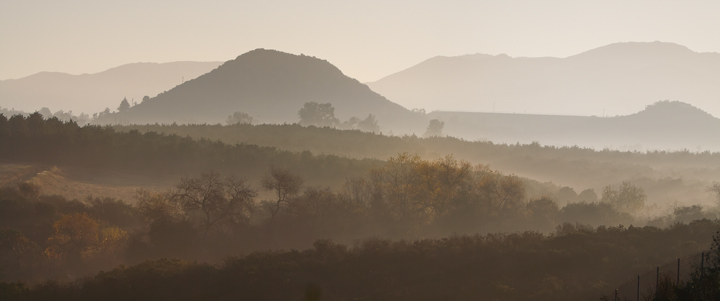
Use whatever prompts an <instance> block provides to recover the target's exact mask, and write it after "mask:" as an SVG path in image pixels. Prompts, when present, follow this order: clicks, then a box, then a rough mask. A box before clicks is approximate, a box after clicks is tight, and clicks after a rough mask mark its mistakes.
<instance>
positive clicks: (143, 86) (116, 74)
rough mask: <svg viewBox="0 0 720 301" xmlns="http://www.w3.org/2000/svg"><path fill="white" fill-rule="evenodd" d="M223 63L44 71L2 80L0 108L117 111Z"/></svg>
mask: <svg viewBox="0 0 720 301" xmlns="http://www.w3.org/2000/svg"><path fill="white" fill-rule="evenodd" d="M220 64H221V62H173V63H163V64H158V63H135V64H127V65H122V66H119V67H116V68H112V69H109V70H106V71H103V72H99V73H94V74H82V75H70V74H66V73H59V72H41V73H37V74H34V75H30V76H28V77H24V78H21V79H10V80H3V81H0V106H2V107H5V108H15V109H17V110H23V111H27V112H33V111H37V110H39V109H40V108H42V107H48V108H50V109H52V110H53V111H55V110H64V111H69V110H72V111H74V112H75V113H80V112H85V113H89V114H92V113H95V112H100V111H102V110H104V109H105V108H106V107H109V108H110V109H113V110H114V109H116V108H117V107H118V105H119V104H120V101H122V99H123V98H125V97H127V99H128V101H131V100H133V99H134V100H135V101H136V102H140V101H141V100H142V98H143V97H144V96H151V97H152V96H155V95H157V94H158V93H160V92H163V91H166V90H168V89H170V88H172V87H174V86H176V85H178V84H181V83H182V81H183V77H184V79H185V80H186V81H187V80H190V79H193V78H195V77H198V76H200V75H202V74H205V73H207V72H209V71H210V70H212V69H214V68H216V67H217V66H219V65H220Z"/></svg>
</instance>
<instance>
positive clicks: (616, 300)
mask: <svg viewBox="0 0 720 301" xmlns="http://www.w3.org/2000/svg"><path fill="white" fill-rule="evenodd" d="M615 301H618V299H617V289H615Z"/></svg>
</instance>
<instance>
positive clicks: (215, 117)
mask: <svg viewBox="0 0 720 301" xmlns="http://www.w3.org/2000/svg"><path fill="white" fill-rule="evenodd" d="M306 102H317V103H331V104H332V105H333V106H334V107H335V116H336V117H338V118H340V119H341V120H346V119H348V118H350V117H353V116H355V117H359V118H365V117H367V116H368V114H374V115H375V116H376V117H377V120H378V124H379V126H380V127H381V129H384V130H386V129H387V128H392V129H393V130H395V129H399V130H400V131H401V132H402V131H403V129H405V131H410V130H411V129H412V128H415V127H417V129H416V131H420V130H423V129H424V128H423V126H425V125H426V124H427V123H426V122H423V121H422V116H418V115H417V114H413V113H411V112H410V111H408V110H407V109H405V108H403V107H402V106H400V105H398V104H395V103H393V102H391V101H389V100H387V99H386V98H385V97H383V96H381V95H379V94H377V93H375V92H373V91H371V90H370V88H368V87H367V86H366V85H364V84H362V83H360V82H358V81H357V80H355V79H352V78H349V77H347V76H345V75H344V74H343V73H342V72H341V71H340V70H339V69H338V68H336V67H335V66H333V65H332V64H330V63H329V62H327V61H325V60H321V59H318V58H315V57H310V56H305V55H293V54H288V53H283V52H280V51H275V50H265V49H257V50H253V51H250V52H247V53H245V54H243V55H240V56H238V57H237V58H236V59H235V60H231V61H228V62H225V63H224V64H223V65H222V66H220V67H219V68H217V69H215V70H213V71H212V72H210V73H207V74H205V75H203V76H200V77H198V78H197V79H194V80H191V81H188V82H186V83H184V84H182V85H179V86H177V87H175V88H174V89H172V90H170V91H167V92H166V93H161V94H160V95H158V96H156V97H154V98H151V99H149V100H147V101H145V102H143V103H141V104H138V105H137V106H134V107H132V108H130V109H128V110H127V111H126V112H121V113H118V114H114V115H113V116H112V117H109V118H108V119H107V120H106V121H107V122H110V123H116V122H117V121H118V120H122V121H123V122H129V123H155V122H159V123H172V122H178V123H205V122H207V123H217V122H222V121H225V119H226V118H227V117H228V115H231V114H232V113H233V112H235V111H241V112H244V113H247V114H250V115H251V116H252V117H253V118H254V119H255V120H257V121H259V122H263V123H292V122H296V121H298V120H299V117H298V110H299V109H300V108H302V107H303V105H304V104H305V103H306ZM395 131H397V130H395Z"/></svg>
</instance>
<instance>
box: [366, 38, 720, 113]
mask: <svg viewBox="0 0 720 301" xmlns="http://www.w3.org/2000/svg"><path fill="white" fill-rule="evenodd" d="M368 86H370V88H371V89H373V91H376V92H378V93H380V94H382V95H384V96H386V97H388V98H389V99H392V100H393V101H395V102H397V103H399V104H401V105H403V106H405V107H408V108H424V109H426V110H428V111H431V110H443V111H481V112H493V111H494V112H504V113H512V112H516V113H524V112H527V113H533V114H560V115H588V116H589V115H598V116H603V115H605V116H614V115H627V114H631V113H632V112H637V111H639V110H641V109H642V108H643V106H644V105H646V104H648V103H652V102H655V101H659V100H679V101H684V102H687V103H691V104H693V105H695V106H698V107H703V108H705V109H706V110H708V111H709V112H710V113H712V114H714V115H715V116H720V102H719V100H720V54H718V53H697V52H694V51H692V50H690V49H688V48H687V47H684V46H681V45H677V44H672V43H662V42H651V43H636V42H632V43H616V44H611V45H607V46H604V47H600V48H597V49H593V50H590V51H587V52H584V53H580V54H577V55H574V56H570V57H567V58H551V57H544V58H525V57H516V58H512V57H509V56H507V55H497V56H489V55H482V54H478V55H465V56H457V57H435V58H431V59H428V60H426V61H424V62H422V63H420V64H418V65H415V66H413V67H411V68H408V69H406V70H403V71H400V72H398V73H395V74H392V75H390V76H387V77H385V78H382V79H380V80H378V81H376V82H372V83H368Z"/></svg>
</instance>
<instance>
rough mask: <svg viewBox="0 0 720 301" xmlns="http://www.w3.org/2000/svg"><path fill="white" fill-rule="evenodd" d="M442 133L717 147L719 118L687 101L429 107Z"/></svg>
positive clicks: (506, 139)
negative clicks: (600, 110)
mask: <svg viewBox="0 0 720 301" xmlns="http://www.w3.org/2000/svg"><path fill="white" fill-rule="evenodd" d="M428 117H429V118H436V119H439V120H442V121H444V122H445V129H444V133H445V134H447V135H450V136H454V137H459V138H464V139H467V140H488V141H492V142H495V143H517V142H520V143H531V142H534V141H537V142H540V143H541V144H543V145H556V146H573V145H577V146H581V147H591V148H595V149H603V148H610V149H621V150H639V151H644V150H682V149H688V150H692V151H699V150H700V151H704V150H711V151H714V152H720V140H717V139H715V137H717V136H718V135H720V119H718V118H716V117H714V116H712V115H710V114H709V113H707V112H705V111H703V110H701V109H699V108H697V107H694V106H692V105H690V104H687V103H683V102H679V101H659V102H656V103H654V104H652V105H649V106H646V108H645V109H644V110H642V111H640V112H637V113H634V114H630V115H624V116H616V117H607V118H602V117H587V116H561V115H534V114H507V113H479V112H478V113H473V112H451V111H435V112H432V113H430V114H428Z"/></svg>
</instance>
